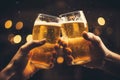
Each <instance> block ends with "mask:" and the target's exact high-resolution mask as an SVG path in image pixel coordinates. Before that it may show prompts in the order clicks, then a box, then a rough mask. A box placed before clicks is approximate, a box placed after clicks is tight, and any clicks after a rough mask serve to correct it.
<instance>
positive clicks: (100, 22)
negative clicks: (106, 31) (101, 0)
mask: <svg viewBox="0 0 120 80" xmlns="http://www.w3.org/2000/svg"><path fill="white" fill-rule="evenodd" d="M97 21H98V24H99V25H101V26H103V25H105V19H104V18H103V17H99V18H98V20H97Z"/></svg>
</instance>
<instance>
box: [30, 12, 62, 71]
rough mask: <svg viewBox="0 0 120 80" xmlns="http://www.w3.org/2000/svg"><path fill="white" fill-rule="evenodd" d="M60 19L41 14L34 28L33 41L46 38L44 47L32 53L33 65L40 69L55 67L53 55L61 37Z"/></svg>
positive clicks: (37, 48)
mask: <svg viewBox="0 0 120 80" xmlns="http://www.w3.org/2000/svg"><path fill="white" fill-rule="evenodd" d="M58 22H59V18H58V17H55V16H51V15H47V14H39V15H38V17H37V19H36V20H35V23H34V27H33V33H32V35H33V40H42V39H44V38H46V43H45V44H44V45H43V46H40V47H36V48H34V49H32V50H31V51H30V54H31V55H32V57H31V63H32V64H33V65H34V66H35V67H36V68H40V69H49V68H52V67H53V65H54V64H53V62H52V59H53V54H54V53H56V51H55V49H54V46H55V44H56V43H57V41H58V39H59V37H60V25H59V23H58Z"/></svg>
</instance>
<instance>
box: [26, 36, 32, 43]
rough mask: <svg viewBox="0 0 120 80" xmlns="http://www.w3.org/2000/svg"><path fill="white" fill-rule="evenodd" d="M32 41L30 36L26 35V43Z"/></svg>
mask: <svg viewBox="0 0 120 80" xmlns="http://www.w3.org/2000/svg"><path fill="white" fill-rule="evenodd" d="M32 40H33V39H32V34H29V35H27V37H26V41H27V42H28V41H32Z"/></svg>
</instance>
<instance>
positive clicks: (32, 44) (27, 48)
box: [21, 39, 46, 52]
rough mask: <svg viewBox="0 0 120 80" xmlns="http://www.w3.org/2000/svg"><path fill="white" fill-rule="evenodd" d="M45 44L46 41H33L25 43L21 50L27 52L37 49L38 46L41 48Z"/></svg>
mask: <svg viewBox="0 0 120 80" xmlns="http://www.w3.org/2000/svg"><path fill="white" fill-rule="evenodd" d="M45 42H46V39H43V40H33V41H31V42H27V43H26V44H24V45H23V46H21V50H22V51H26V52H29V51H30V50H31V49H32V48H34V47H38V46H42V45H43V44H45Z"/></svg>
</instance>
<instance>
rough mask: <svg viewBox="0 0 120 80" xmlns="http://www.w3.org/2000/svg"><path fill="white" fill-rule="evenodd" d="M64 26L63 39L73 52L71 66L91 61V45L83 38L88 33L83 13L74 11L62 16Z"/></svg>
mask: <svg viewBox="0 0 120 80" xmlns="http://www.w3.org/2000/svg"><path fill="white" fill-rule="evenodd" d="M60 18H61V20H62V21H61V24H62V27H61V29H62V39H63V40H64V41H65V42H67V44H68V47H69V48H71V50H72V54H71V55H72V57H73V60H72V62H71V65H82V64H85V63H87V62H89V61H91V57H90V54H89V46H88V45H89V43H90V42H88V41H87V40H85V39H84V38H83V37H82V32H83V31H87V32H88V24H87V20H86V18H85V16H84V13H83V11H74V12H69V13H65V14H61V15H60Z"/></svg>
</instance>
